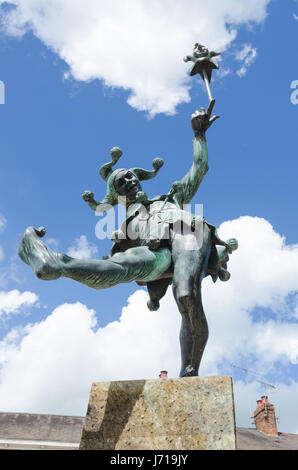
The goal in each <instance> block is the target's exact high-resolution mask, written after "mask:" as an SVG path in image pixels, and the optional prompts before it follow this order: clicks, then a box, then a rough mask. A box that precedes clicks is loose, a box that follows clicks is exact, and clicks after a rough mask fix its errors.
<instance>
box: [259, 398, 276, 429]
mask: <svg viewBox="0 0 298 470" xmlns="http://www.w3.org/2000/svg"><path fill="white" fill-rule="evenodd" d="M254 419H255V425H256V428H257V429H258V430H259V431H262V432H264V433H265V434H268V435H270V436H278V433H277V427H276V418H275V409H274V405H272V404H271V403H269V401H268V397H267V396H265V395H263V396H262V397H261V400H258V401H257V408H256V410H255V412H254Z"/></svg>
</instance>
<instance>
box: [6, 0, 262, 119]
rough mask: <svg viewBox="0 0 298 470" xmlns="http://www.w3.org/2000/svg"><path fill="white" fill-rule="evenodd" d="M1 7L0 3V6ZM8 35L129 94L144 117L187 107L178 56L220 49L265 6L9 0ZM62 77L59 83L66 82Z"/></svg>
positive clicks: (258, 18) (236, 0) (239, 0)
mask: <svg viewBox="0 0 298 470" xmlns="http://www.w3.org/2000/svg"><path fill="white" fill-rule="evenodd" d="M2 3H4V2H3V1H1V0H0V4H2ZM10 3H12V4H13V5H15V7H16V8H15V9H12V10H11V11H10V12H9V13H7V14H5V15H4V19H3V27H4V28H5V31H6V32H7V33H8V34H11V35H15V36H21V35H23V34H24V33H25V32H26V31H28V30H31V31H32V32H33V33H34V34H35V35H36V36H37V37H38V38H39V39H40V40H41V41H42V42H43V43H44V44H45V45H46V46H48V47H49V48H50V49H52V50H53V51H54V52H56V53H57V54H58V55H59V56H60V57H61V58H62V59H63V60H64V61H65V62H66V63H67V64H68V66H69V72H70V73H71V75H72V76H73V77H74V78H75V79H76V80H82V81H89V80H94V79H100V80H102V81H103V83H104V84H105V85H107V86H109V87H113V88H114V87H117V88H122V89H125V90H127V91H128V92H129V97H128V100H127V102H128V103H129V104H130V105H131V106H132V107H134V108H135V109H137V110H141V111H146V112H148V113H149V114H150V115H151V116H154V115H155V114H157V113H167V114H172V113H174V112H175V111H176V107H177V106H178V105H179V104H180V103H185V102H188V101H189V87H190V81H189V79H188V78H187V74H186V69H187V67H186V65H185V63H184V62H183V60H182V58H183V57H184V56H185V55H186V54H189V53H190V52H191V51H192V48H193V45H194V43H195V42H197V41H200V42H202V43H205V44H206V45H208V46H209V47H210V48H212V49H213V48H216V49H220V50H221V51H224V50H225V49H226V48H228V47H229V46H230V44H231V42H232V41H233V40H234V39H235V37H236V36H237V28H239V27H240V26H241V25H243V24H252V23H260V22H262V21H263V20H264V19H265V18H266V8H267V5H268V4H269V3H270V0H250V1H249V2H247V1H246V0H225V1H224V2H223V1H222V0H210V1H209V2H206V1H205V0H188V2H187V5H186V4H185V3H184V2H181V1H179V0H171V1H170V0H165V1H163V2H160V1H159V0H151V1H150V2H148V1H146V0H130V1H129V3H127V2H123V1H122V0H110V1H109V2H107V1H105V0H85V1H84V2H82V1H81V0H52V1H51V2H49V1H47V0H14V1H11V2H10ZM69 72H66V74H64V79H65V78H67V77H68V76H69Z"/></svg>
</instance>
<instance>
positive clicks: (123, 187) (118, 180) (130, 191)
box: [114, 170, 142, 201]
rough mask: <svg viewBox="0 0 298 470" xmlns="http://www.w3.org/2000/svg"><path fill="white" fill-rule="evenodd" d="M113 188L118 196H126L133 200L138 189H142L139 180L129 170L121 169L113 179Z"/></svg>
mask: <svg viewBox="0 0 298 470" xmlns="http://www.w3.org/2000/svg"><path fill="white" fill-rule="evenodd" d="M114 188H115V190H116V192H117V194H118V195H119V196H126V198H127V199H128V200H129V201H134V200H135V199H136V195H137V193H138V192H139V191H142V188H141V184H140V181H139V180H138V178H137V177H136V176H135V175H134V173H132V172H131V171H130V170H121V171H119V173H118V174H117V175H116V177H115V180H114Z"/></svg>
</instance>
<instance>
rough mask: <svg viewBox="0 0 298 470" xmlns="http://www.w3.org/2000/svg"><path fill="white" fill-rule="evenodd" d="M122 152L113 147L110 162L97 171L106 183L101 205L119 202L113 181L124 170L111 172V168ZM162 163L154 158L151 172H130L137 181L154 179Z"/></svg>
mask: <svg viewBox="0 0 298 470" xmlns="http://www.w3.org/2000/svg"><path fill="white" fill-rule="evenodd" d="M122 153H123V152H122V150H121V149H120V148H119V147H113V148H112V150H111V151H110V155H111V158H112V161H111V162H108V163H105V164H104V165H102V166H101V167H100V169H99V174H100V176H101V177H102V179H103V180H104V181H106V183H107V192H106V195H105V197H104V199H103V201H102V202H101V204H108V205H110V206H115V205H116V204H118V202H121V197H120V196H119V195H118V194H117V192H116V190H115V187H114V181H115V177H116V176H117V174H118V173H119V172H120V171H123V170H125V168H119V169H117V170H113V166H114V165H116V163H117V162H118V160H119V158H120V157H121V156H122ZM163 164H164V161H163V159H162V158H155V159H154V160H153V162H152V165H153V168H154V169H153V170H151V171H149V170H144V169H143V168H130V169H129V171H131V172H132V173H133V174H134V175H135V176H136V177H137V178H138V180H139V181H146V180H150V179H152V178H154V177H155V176H156V175H157V173H158V172H159V170H160V168H161V167H162V166H163Z"/></svg>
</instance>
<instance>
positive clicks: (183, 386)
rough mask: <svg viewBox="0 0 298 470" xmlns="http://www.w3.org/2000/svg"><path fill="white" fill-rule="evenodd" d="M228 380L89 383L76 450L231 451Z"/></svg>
mask: <svg viewBox="0 0 298 470" xmlns="http://www.w3.org/2000/svg"><path fill="white" fill-rule="evenodd" d="M235 448H236V436H235V414H234V400H233V385H232V378H231V377H228V376H218V377H187V378H175V379H157V380H133V381H119V382H102V383H94V384H93V385H92V388H91V393H90V397H89V405H88V411H87V416H86V419H85V424H84V428H83V433H82V438H81V443H80V450H114V449H116V450H215V449H218V450H234V449H235Z"/></svg>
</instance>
